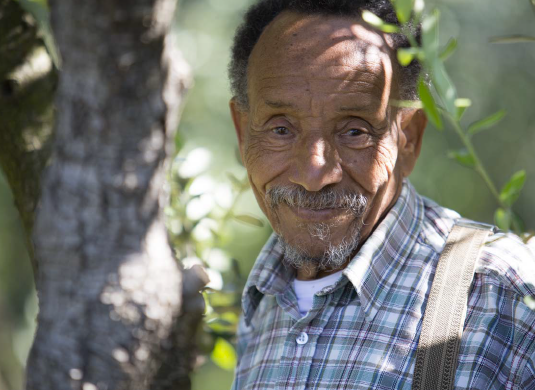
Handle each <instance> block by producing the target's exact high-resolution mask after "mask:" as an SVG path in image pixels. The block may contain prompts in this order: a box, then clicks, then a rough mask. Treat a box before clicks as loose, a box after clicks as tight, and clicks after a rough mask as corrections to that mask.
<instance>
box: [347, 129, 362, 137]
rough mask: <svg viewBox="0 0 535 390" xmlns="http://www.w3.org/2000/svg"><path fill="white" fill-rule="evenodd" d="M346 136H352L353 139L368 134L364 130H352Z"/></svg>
mask: <svg viewBox="0 0 535 390" xmlns="http://www.w3.org/2000/svg"><path fill="white" fill-rule="evenodd" d="M346 134H347V135H349V136H351V137H357V136H359V135H363V134H366V132H365V131H364V130H361V129H350V130H348V131H347V133H346Z"/></svg>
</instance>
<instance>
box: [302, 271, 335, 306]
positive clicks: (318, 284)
mask: <svg viewBox="0 0 535 390" xmlns="http://www.w3.org/2000/svg"><path fill="white" fill-rule="evenodd" d="M341 274H342V271H338V272H335V273H334V274H330V275H327V276H325V277H324V278H321V279H316V280H297V279H294V281H293V288H294V291H295V295H296V296H297V304H298V305H299V312H300V313H301V315H302V316H305V315H306V314H307V313H308V312H309V311H310V309H312V302H313V300H314V294H316V293H317V292H319V291H321V290H323V289H324V288H325V287H327V286H332V285H333V284H335V283H336V282H337V281H338V279H339V278H340V275H341Z"/></svg>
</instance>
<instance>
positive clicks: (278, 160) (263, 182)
mask: <svg viewBox="0 0 535 390" xmlns="http://www.w3.org/2000/svg"><path fill="white" fill-rule="evenodd" d="M288 161H289V158H288V156H287V153H282V152H281V151H275V150H271V149H270V148H269V147H266V144H265V142H263V141H262V140H261V139H259V138H255V137H251V136H249V137H247V139H246V142H245V143H244V161H243V163H244V165H245V168H246V170H247V173H248V176H249V181H250V183H251V187H252V190H253V192H254V194H255V197H256V199H257V201H258V204H259V205H260V208H261V209H262V210H263V211H264V213H265V214H266V215H267V207H266V205H265V193H266V186H267V185H268V184H269V183H271V182H273V181H274V180H276V179H277V177H279V176H281V175H282V174H283V172H284V171H285V170H286V165H287V163H288ZM268 217H269V216H268Z"/></svg>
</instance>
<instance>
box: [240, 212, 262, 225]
mask: <svg viewBox="0 0 535 390" xmlns="http://www.w3.org/2000/svg"><path fill="white" fill-rule="evenodd" d="M234 218H235V219H236V220H238V221H240V222H243V223H245V224H247V225H252V226H257V227H264V222H263V221H262V220H260V219H258V218H256V217H253V216H251V215H245V214H241V215H234Z"/></svg>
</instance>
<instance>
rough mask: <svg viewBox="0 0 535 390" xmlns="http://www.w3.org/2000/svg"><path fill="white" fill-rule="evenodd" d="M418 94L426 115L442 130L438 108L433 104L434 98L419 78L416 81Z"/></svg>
mask: <svg viewBox="0 0 535 390" xmlns="http://www.w3.org/2000/svg"><path fill="white" fill-rule="evenodd" d="M418 94H419V95H420V100H421V101H422V104H423V105H424V110H425V113H426V114H427V117H428V118H429V120H430V121H431V123H433V125H434V126H435V127H436V128H437V129H439V130H442V118H441V117H440V113H439V112H438V108H437V106H436V104H435V99H433V95H431V91H430V90H429V88H428V87H427V85H426V84H425V81H424V80H423V79H420V82H419V83H418Z"/></svg>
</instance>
